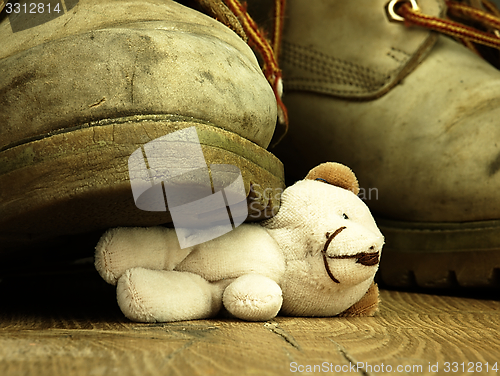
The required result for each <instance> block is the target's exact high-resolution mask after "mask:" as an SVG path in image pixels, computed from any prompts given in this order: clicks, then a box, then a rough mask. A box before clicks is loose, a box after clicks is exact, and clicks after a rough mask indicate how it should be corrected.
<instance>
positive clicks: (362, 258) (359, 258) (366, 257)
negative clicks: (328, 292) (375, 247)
mask: <svg viewBox="0 0 500 376" xmlns="http://www.w3.org/2000/svg"><path fill="white" fill-rule="evenodd" d="M345 228H346V227H345V226H342V227H340V228H338V229H337V230H335V232H334V233H333V234H331V235H330V234H329V233H326V236H327V238H328V240H327V241H326V243H325V246H324V248H323V251H322V253H323V262H324V264H325V269H326V272H327V274H328V276H329V277H330V279H331V280H332V281H333V282H335V283H340V281H339V280H338V279H337V278H335V276H334V275H333V274H332V271H331V270H330V267H329V266H328V260H327V258H329V259H335V260H346V259H356V263H357V264H361V265H364V266H374V265H377V264H378V263H379V261H380V256H379V253H378V252H371V253H366V252H360V253H356V254H355V255H343V256H328V255H327V254H326V251H327V249H328V246H329V245H330V243H331V242H332V240H333V239H334V238H335V237H336V236H337V235H338V234H340V233H341V232H342V231H343V230H345Z"/></svg>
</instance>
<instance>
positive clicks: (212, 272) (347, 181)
mask: <svg viewBox="0 0 500 376" xmlns="http://www.w3.org/2000/svg"><path fill="white" fill-rule="evenodd" d="M358 190H359V188H358V183H357V180H356V177H355V176H354V174H353V173H352V171H351V170H350V169H349V168H347V167H345V166H343V165H340V164H337V163H325V164H322V165H320V166H318V167H316V168H314V169H313V170H311V171H310V172H309V174H308V175H307V177H306V179H305V180H302V181H299V182H297V183H295V184H294V185H292V186H291V187H288V188H287V189H285V191H284V192H283V194H282V198H281V199H282V205H281V208H280V210H279V212H278V214H277V215H276V216H275V217H273V218H271V219H269V220H266V221H264V222H261V223H258V224H242V225H241V226H239V227H237V228H236V229H234V230H233V231H231V232H229V233H227V234H225V235H223V236H221V237H219V238H216V239H213V240H210V241H208V242H205V243H202V244H198V245H195V246H192V247H189V248H185V249H180V246H179V242H178V240H177V237H176V233H175V230H174V229H170V228H165V227H150V228H116V229H111V230H109V231H108V232H106V233H105V234H104V235H103V236H102V238H101V240H100V241H99V243H98V245H97V247H96V257H95V265H96V269H97V270H98V272H99V273H100V275H101V276H102V277H103V278H104V279H105V280H106V281H107V282H108V283H111V284H114V285H117V299H118V304H119V306H120V308H121V310H122V312H123V313H124V314H125V316H126V317H128V318H129V319H131V320H134V321H141V322H155V321H157V322H169V321H179V320H191V319H202V318H210V317H213V316H215V315H216V314H218V313H219V312H220V311H221V310H223V309H224V310H226V311H227V312H228V313H229V314H230V315H232V316H234V317H237V318H240V319H243V320H251V321H265V320H269V319H272V318H273V317H275V316H276V315H277V314H278V312H280V311H281V313H282V314H285V315H295V316H335V315H344V316H347V315H350V316H353V315H354V316H363V315H373V314H374V313H375V312H376V311H377V309H378V289H377V287H376V285H375V284H374V282H373V278H374V276H375V273H376V271H377V269H378V264H379V260H380V254H381V251H382V245H383V243H384V238H383V236H382V234H381V233H380V231H379V229H378V228H377V225H376V224H375V221H374V220H373V217H372V215H371V214H370V211H369V210H368V208H367V207H366V205H365V204H364V203H363V201H362V200H361V199H360V198H358V197H357V193H358Z"/></svg>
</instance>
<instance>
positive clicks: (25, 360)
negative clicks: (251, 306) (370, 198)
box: [0, 270, 500, 376]
mask: <svg viewBox="0 0 500 376" xmlns="http://www.w3.org/2000/svg"><path fill="white" fill-rule="evenodd" d="M0 294H1V295H0V296H2V299H1V300H0V301H1V305H0V311H1V312H0V375H2V376H10V375H15V376H22V375H47V376H49V375H50V376H57V375H61V376H62V375H64V376H72V375H95V376H99V375H123V376H127V375H162V376H164V375H288V374H294V373H295V374H296V373H300V371H302V374H311V375H317V374H332V375H333V374H341V375H342V374H346V375H386V374H401V375H405V374H406V375H468V374H471V375H500V369H498V370H496V369H495V365H496V366H497V368H500V301H499V300H498V298H497V296H496V295H495V294H487V295H486V298H485V297H484V296H483V297H482V298H479V299H478V298H477V297H475V298H474V297H471V296H469V297H448V296H438V295H428V294H417V293H408V292H395V291H387V290H383V291H382V307H381V311H380V313H379V314H378V316H376V317H373V318H290V317H277V318H276V319H274V320H272V321H270V322H265V323H249V322H241V321H237V320H229V319H217V320H201V321H191V322H179V323H173V324H153V325H152V324H138V323H133V322H129V321H128V320H127V319H125V318H123V317H122V316H121V313H120V311H119V309H118V308H117V306H116V303H115V298H114V290H113V287H112V286H108V285H106V284H104V283H103V282H102V281H101V280H100V279H99V277H98V276H97V275H96V274H95V273H93V272H91V271H85V270H82V271H72V272H71V273H66V274H58V275H57V274H56V275H38V276H33V275H29V276H16V277H12V276H11V277H6V278H4V279H3V281H2V282H1V283H0ZM495 298H496V299H495ZM447 362H448V364H447ZM453 362H456V363H455V364H453ZM447 366H448V367H449V371H450V372H446V370H447V369H448V367H447ZM492 368H493V369H492ZM335 370H337V372H335ZM390 371H392V372H390ZM398 371H402V372H398ZM453 371H456V372H453ZM472 371H474V372H472Z"/></svg>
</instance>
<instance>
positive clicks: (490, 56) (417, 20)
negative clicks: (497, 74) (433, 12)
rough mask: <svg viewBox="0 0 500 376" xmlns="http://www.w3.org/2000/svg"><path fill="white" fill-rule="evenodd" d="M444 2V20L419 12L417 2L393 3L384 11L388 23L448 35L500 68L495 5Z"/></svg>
mask: <svg viewBox="0 0 500 376" xmlns="http://www.w3.org/2000/svg"><path fill="white" fill-rule="evenodd" d="M445 3H446V6H447V13H446V18H440V17H433V16H429V15H426V14H424V13H422V12H421V11H420V8H419V7H418V3H417V0H392V1H390V2H389V3H388V4H387V6H386V10H387V13H388V16H389V19H390V20H392V21H399V22H404V23H405V25H406V26H408V27H409V26H418V27H424V28H427V29H429V30H433V31H437V32H440V33H442V34H445V35H448V36H451V37H453V38H455V39H457V40H458V41H460V42H461V43H463V44H464V45H465V46H466V47H468V48H469V49H471V50H472V51H474V52H475V53H476V54H478V55H479V56H481V57H483V58H484V59H486V60H487V61H489V62H490V63H491V64H492V65H494V66H496V67H497V68H500V55H499V50H500V11H499V10H498V8H497V7H496V6H495V4H493V3H492V2H491V1H489V0H446V1H445ZM485 47H486V48H485Z"/></svg>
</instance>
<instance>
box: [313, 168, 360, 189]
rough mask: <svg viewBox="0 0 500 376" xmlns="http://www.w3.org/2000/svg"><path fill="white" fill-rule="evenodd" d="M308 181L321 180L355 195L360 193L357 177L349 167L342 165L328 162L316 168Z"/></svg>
mask: <svg viewBox="0 0 500 376" xmlns="http://www.w3.org/2000/svg"><path fill="white" fill-rule="evenodd" d="M306 179H308V180H319V181H323V182H325V183H328V184H331V185H335V186H337V187H340V188H344V189H347V190H349V191H351V192H353V193H354V194H355V195H357V194H358V193H359V184H358V179H357V178H356V175H354V172H352V171H351V169H350V168H349V167H347V166H344V165H343V164H340V163H334V162H327V163H322V164H320V165H319V166H316V167H314V168H313V169H312V170H311V171H309V173H308V174H307V176H306Z"/></svg>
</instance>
